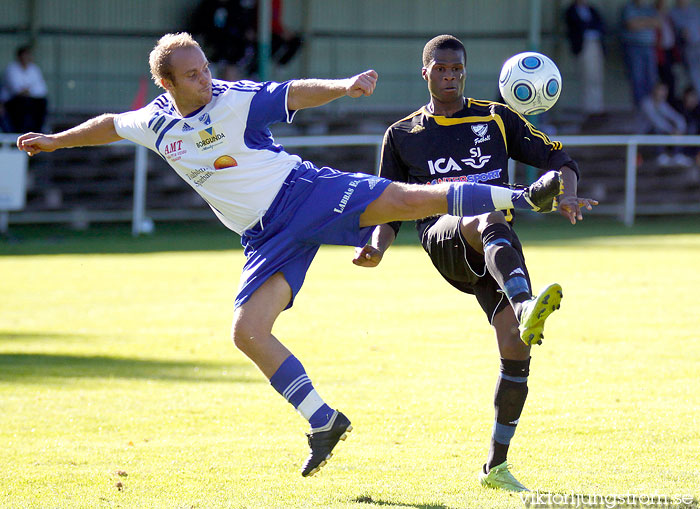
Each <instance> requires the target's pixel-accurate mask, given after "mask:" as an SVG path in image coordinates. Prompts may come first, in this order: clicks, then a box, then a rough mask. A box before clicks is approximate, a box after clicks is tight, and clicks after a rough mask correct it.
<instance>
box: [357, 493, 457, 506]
mask: <svg viewBox="0 0 700 509" xmlns="http://www.w3.org/2000/svg"><path fill="white" fill-rule="evenodd" d="M352 501H353V502H355V503H358V504H368V505H377V506H385V505H388V506H394V507H415V508H416V509H450V507H449V506H446V505H443V504H406V503H398V502H389V501H388V500H381V499H380V500H374V499H373V498H372V497H370V496H369V495H361V496H359V497H355V498H354V499H352Z"/></svg>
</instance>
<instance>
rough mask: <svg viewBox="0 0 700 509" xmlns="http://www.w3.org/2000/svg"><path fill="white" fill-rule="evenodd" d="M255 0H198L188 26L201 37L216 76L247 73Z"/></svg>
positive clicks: (251, 52)
mask: <svg viewBox="0 0 700 509" xmlns="http://www.w3.org/2000/svg"><path fill="white" fill-rule="evenodd" d="M256 7H257V2H256V0H201V1H200V2H199V4H198V5H197V7H196V8H195V10H194V13H193V14H192V16H191V22H190V27H189V30H190V31H191V32H192V34H193V35H194V36H195V37H197V38H198V39H200V40H201V42H202V47H203V49H204V51H205V53H206V54H207V57H208V58H209V60H210V61H211V62H212V63H213V64H214V67H215V69H214V72H215V74H216V75H217V77H218V78H220V79H225V80H228V81H236V80H239V79H242V78H244V77H247V76H246V75H249V74H250V72H249V71H250V68H251V66H252V65H253V63H254V60H255V46H256V44H257V41H256V39H255V37H256V35H255V34H256Z"/></svg>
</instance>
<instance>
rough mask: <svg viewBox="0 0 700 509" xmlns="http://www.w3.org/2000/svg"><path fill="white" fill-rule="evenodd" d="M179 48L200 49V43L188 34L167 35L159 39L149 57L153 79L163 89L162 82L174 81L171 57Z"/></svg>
mask: <svg viewBox="0 0 700 509" xmlns="http://www.w3.org/2000/svg"><path fill="white" fill-rule="evenodd" d="M179 48H199V49H200V50H201V49H202V48H201V47H200V46H199V43H198V42H197V41H195V40H194V39H193V38H192V36H191V35H190V34H188V33H187V32H178V33H176V34H165V35H164V36H163V37H161V38H160V39H158V42H157V43H156V45H155V46H154V48H153V49H152V50H151V54H150V55H149V57H148V64H149V65H150V67H151V77H152V78H153V81H154V82H155V84H156V85H158V86H159V87H162V86H163V85H161V83H160V81H161V80H162V79H168V80H170V81H173V74H172V69H171V66H170V56H171V55H172V54H173V51H175V50H176V49H179Z"/></svg>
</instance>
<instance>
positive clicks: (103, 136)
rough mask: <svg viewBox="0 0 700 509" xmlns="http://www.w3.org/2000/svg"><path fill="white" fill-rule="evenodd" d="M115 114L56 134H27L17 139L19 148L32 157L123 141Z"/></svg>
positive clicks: (107, 114)
mask: <svg viewBox="0 0 700 509" xmlns="http://www.w3.org/2000/svg"><path fill="white" fill-rule="evenodd" d="M114 117H115V115H114V114H111V113H105V114H104V115H100V116H99V117H95V118H92V119H90V120H88V121H86V122H83V123H82V124H80V125H78V126H75V127H73V128H71V129H68V130H67V131H62V132H60V133H56V134H42V133H27V134H23V135H22V136H20V137H19V138H17V148H19V149H20V150H24V151H25V152H26V153H27V154H29V155H30V156H33V155H34V154H38V153H39V152H53V151H54V150H58V149H59V148H71V147H85V146H90V145H104V144H106V143H112V142H114V141H119V140H121V139H122V137H121V136H119V135H118V134H117V130H116V129H115V127H114Z"/></svg>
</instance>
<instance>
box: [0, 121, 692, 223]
mask: <svg viewBox="0 0 700 509" xmlns="http://www.w3.org/2000/svg"><path fill="white" fill-rule="evenodd" d="M16 138H17V135H12V134H6V135H0V148H3V146H4V149H6V148H7V145H11V144H14V143H15V140H16ZM557 140H558V141H561V142H562V144H563V145H564V146H565V147H606V146H607V147H609V146H622V147H626V156H625V160H626V162H625V167H624V182H625V187H624V201H623V203H622V205H621V207H617V206H612V207H608V208H605V207H603V208H600V209H599V213H608V214H611V215H615V216H618V217H621V218H622V220H623V222H624V223H625V224H626V225H627V226H632V225H633V224H634V221H635V216H636V215H637V211H638V209H639V207H638V204H637V156H638V150H639V147H641V146H696V147H700V135H693V136H688V135H683V136H661V135H591V136H558V137H557ZM276 141H277V142H278V143H279V144H281V145H282V146H284V147H286V148H292V147H340V146H373V147H375V165H374V167H375V168H378V166H379V158H380V155H381V144H382V136H381V135H332V136H295V137H280V138H277V139H276ZM118 143H121V144H127V143H129V142H127V141H120V142H118ZM133 146H134V185H133V206H132V210H131V212H130V213H126V214H125V213H124V212H116V211H111V212H110V213H107V212H104V213H99V212H97V211H93V212H90V214H92V217H90V218H88V219H91V220H93V221H115V220H116V221H123V220H125V219H126V218H127V217H128V218H130V219H131V224H132V233H133V235H135V236H136V235H139V234H142V233H147V232H149V231H150V230H151V229H152V225H153V222H152V220H151V218H149V216H148V214H147V203H146V182H147V175H148V157H147V152H146V150H147V149H146V148H145V147H142V146H140V145H133ZM514 169H515V165H514V162H513V161H512V160H511V162H510V164H509V175H511V178H512V175H513V173H514ZM375 171H376V170H375ZM1 174H2V167H1V165H0V181H1V179H2V176H1ZM645 213H653V214H659V215H660V214H678V213H700V200H698V202H697V203H691V204H687V203H684V204H675V203H671V202H669V203H667V204H665V205H663V206H659V205H655V206H654V209H653V210H651V211H649V210H645ZM47 214H48V215H47ZM68 217H69V216H68ZM52 218H53V221H51V219H52ZM18 219H19V218H18ZM35 219H36V220H37V222H62V221H65V220H66V219H67V216H66V213H65V212H63V213H61V212H53V213H52V212H47V213H44V215H43V216H42V217H41V219H39V218H38V217H36V216H35ZM10 222H14V221H13V218H12V217H10V216H9V214H8V212H7V211H0V226H3V225H4V226H5V227H7V224H9V223H10ZM17 222H25V223H26V222H33V221H32V218H31V216H28V217H24V218H23V219H22V220H21V221H17Z"/></svg>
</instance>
